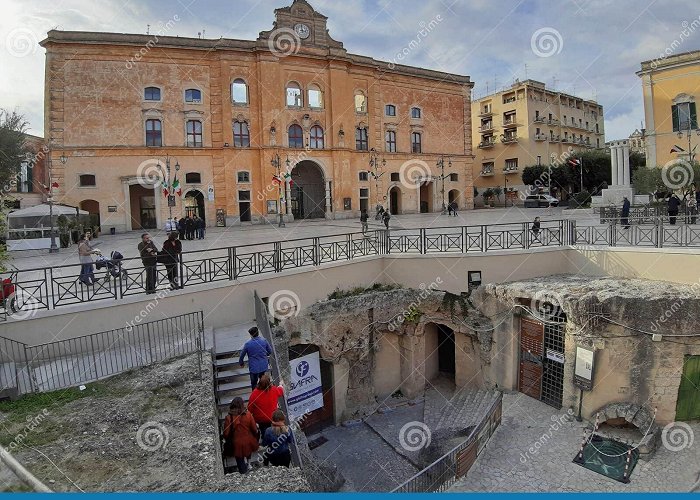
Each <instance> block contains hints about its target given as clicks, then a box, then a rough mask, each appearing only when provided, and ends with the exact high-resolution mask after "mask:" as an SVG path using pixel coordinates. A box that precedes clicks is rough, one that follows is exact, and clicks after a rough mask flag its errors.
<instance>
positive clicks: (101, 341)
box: [0, 311, 204, 395]
mask: <svg viewBox="0 0 700 500" xmlns="http://www.w3.org/2000/svg"><path fill="white" fill-rule="evenodd" d="M203 350H204V316H203V313H202V311H197V312H192V313H188V314H182V315H180V316H175V317H173V318H167V319H161V320H156V321H150V322H146V323H140V322H138V323H137V322H135V321H134V322H133V323H130V324H127V326H125V327H124V328H118V329H114V330H109V331H106V332H101V333H93V334H91V335H85V336H82V337H77V338H74V339H67V340H59V341H56V342H48V343H45V344H38V345H32V346H30V345H27V344H23V343H21V342H16V341H14V340H10V339H6V338H2V337H0V391H13V392H15V393H16V394H17V395H19V394H25V393H28V392H46V391H54V390H57V389H63V388H65V387H74V386H76V385H80V384H85V383H88V382H94V381H95V380H99V379H102V378H105V377H109V376H112V375H116V374H119V373H122V372H125V371H127V370H131V369H133V368H138V367H141V366H146V365H150V364H152V363H157V362H160V361H164V360H167V359H170V358H174V357H178V356H182V355H185V354H190V353H193V352H199V353H200V372H201V366H202V362H203V360H202V357H201V355H202V351H203Z"/></svg>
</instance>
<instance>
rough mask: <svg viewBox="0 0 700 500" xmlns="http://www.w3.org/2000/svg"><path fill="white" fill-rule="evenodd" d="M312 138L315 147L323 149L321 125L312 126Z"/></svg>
mask: <svg viewBox="0 0 700 500" xmlns="http://www.w3.org/2000/svg"><path fill="white" fill-rule="evenodd" d="M310 139H311V147H312V148H313V149H323V128H321V126H320V125H314V126H313V127H311V132H310Z"/></svg>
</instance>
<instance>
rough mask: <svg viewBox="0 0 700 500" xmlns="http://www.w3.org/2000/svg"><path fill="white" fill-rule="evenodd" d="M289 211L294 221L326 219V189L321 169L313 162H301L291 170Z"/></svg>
mask: <svg viewBox="0 0 700 500" xmlns="http://www.w3.org/2000/svg"><path fill="white" fill-rule="evenodd" d="M290 191H291V200H290V201H291V210H292V215H293V216H294V219H295V220H297V219H323V218H325V217H326V206H327V205H328V203H327V199H326V198H327V196H328V194H327V189H326V179H325V176H324V173H323V169H322V168H321V167H320V166H319V165H318V164H317V163H316V162H314V161H311V160H303V161H301V162H299V163H297V164H296V165H295V166H294V168H293V169H292V186H291V190H290Z"/></svg>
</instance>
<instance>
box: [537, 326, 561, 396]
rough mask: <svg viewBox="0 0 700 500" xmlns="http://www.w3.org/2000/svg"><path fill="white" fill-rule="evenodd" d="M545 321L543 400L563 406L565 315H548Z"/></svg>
mask: <svg viewBox="0 0 700 500" xmlns="http://www.w3.org/2000/svg"><path fill="white" fill-rule="evenodd" d="M545 320H546V322H545V323H544V359H543V361H542V365H543V373H542V402H544V403H547V404H548V405H550V406H553V407H555V408H557V409H559V408H561V403H562V397H563V395H564V327H565V326H566V318H565V317H564V316H563V315H557V316H547V317H546V318H545Z"/></svg>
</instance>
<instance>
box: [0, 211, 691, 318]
mask: <svg viewBox="0 0 700 500" xmlns="http://www.w3.org/2000/svg"><path fill="white" fill-rule="evenodd" d="M682 220H683V219H682V218H680V217H679V222H681V221H682ZM613 226H614V225H613ZM657 226H658V228H657V229H656V233H657V235H656V236H654V237H653V238H652V237H651V236H650V235H648V234H647V233H646V232H645V231H646V230H643V229H641V227H640V228H637V229H634V230H633V231H632V232H631V233H623V232H621V231H622V229H621V228H620V226H619V225H618V226H616V227H613V228H612V229H611V228H610V226H603V227H601V226H582V227H577V225H576V221H574V220H551V221H542V223H541V227H540V230H539V231H537V232H535V231H533V229H532V223H531V222H519V223H509V224H491V225H479V226H448V227H431V228H418V229H390V230H384V229H382V230H376V231H373V232H371V233H368V234H367V235H364V234H362V233H361V232H358V233H346V234H338V235H331V236H319V237H311V238H299V239H293V240H286V241H276V242H269V243H258V244H251V245H240V246H235V247H225V248H214V249H210V250H200V251H194V252H184V253H183V254H182V255H181V258H180V261H179V263H178V264H177V267H178V271H179V272H178V275H179V278H178V279H179V283H180V286H181V287H183V288H184V287H188V286H194V285H202V284H207V283H217V282H226V281H235V280H239V279H241V278H245V277H250V276H259V275H264V274H273V273H282V272H285V271H288V270H290V269H300V268H308V267H317V266H320V265H323V264H327V263H332V262H342V261H351V260H354V259H358V258H362V257H372V256H379V255H390V254H458V253H462V254H468V253H484V252H490V251H496V250H529V249H531V248H537V247H564V246H570V245H576V244H581V245H607V246H619V245H624V244H629V245H639V244H640V242H641V244H642V245H647V246H656V247H658V248H662V247H672V246H675V247H679V246H680V247H688V246H692V247H696V246H700V233H699V232H698V231H699V230H700V229H695V227H694V226H683V225H675V226H673V225H670V224H666V223H665V222H663V223H659V224H657ZM698 228H700V225H699V226H698ZM624 231H627V230H626V229H625V230H624ZM629 234H632V236H629ZM121 266H122V270H123V271H124V272H122V273H120V274H118V275H117V276H116V277H113V276H111V274H110V273H109V272H108V271H97V272H96V275H95V279H96V281H95V283H94V284H92V285H84V284H82V283H81V282H80V280H79V276H80V264H71V265H64V266H56V267H49V268H37V269H23V270H18V271H13V272H12V274H10V273H4V274H2V275H0V279H4V278H11V280H12V282H13V284H14V285H15V287H16V304H17V308H18V309H19V311H18V312H17V313H14V314H9V312H8V311H7V310H6V309H3V307H2V306H3V305H5V306H7V305H8V304H7V301H5V302H4V303H3V302H0V320H1V319H3V318H4V317H5V316H7V317H10V318H15V319H26V318H29V317H31V316H32V313H33V311H35V310H42V309H49V310H51V309H58V308H60V307H64V306H69V305H74V304H80V303H85V302H94V301H107V300H120V299H123V298H124V297H129V296H134V295H141V294H145V293H146V271H145V269H144V268H143V265H142V263H141V259H139V258H132V259H124V260H123V261H122V262H121ZM157 282H158V283H157V293H158V294H161V295H160V297H161V298H162V297H163V296H165V295H167V294H169V293H170V291H169V288H170V283H169V281H168V277H167V271H166V269H165V268H164V266H162V265H159V266H158V268H157Z"/></svg>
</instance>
